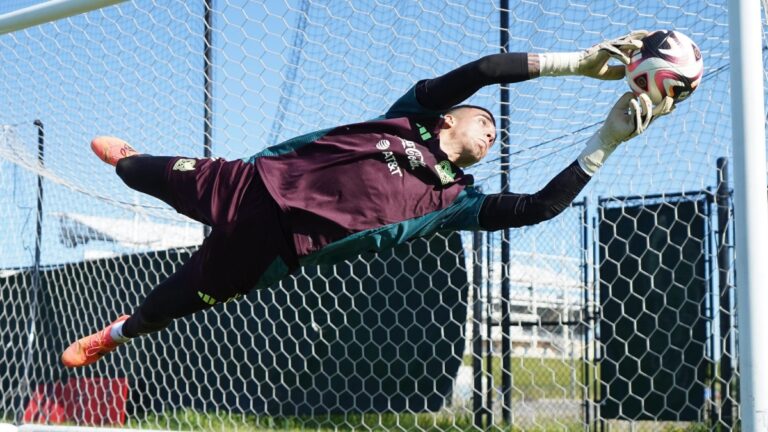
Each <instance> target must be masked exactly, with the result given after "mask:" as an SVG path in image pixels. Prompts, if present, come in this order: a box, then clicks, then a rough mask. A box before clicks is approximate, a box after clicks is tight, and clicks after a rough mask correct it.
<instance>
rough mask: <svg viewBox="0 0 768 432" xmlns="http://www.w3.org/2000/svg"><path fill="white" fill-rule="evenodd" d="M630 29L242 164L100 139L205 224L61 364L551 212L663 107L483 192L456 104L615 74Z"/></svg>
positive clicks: (501, 60)
mask: <svg viewBox="0 0 768 432" xmlns="http://www.w3.org/2000/svg"><path fill="white" fill-rule="evenodd" d="M646 34H647V32H643V31H638V32H634V33H631V34H629V35H626V36H624V37H621V38H618V39H614V40H610V41H605V42H603V43H600V44H598V45H595V46H594V47H592V48H590V49H588V50H586V51H583V52H574V53H546V54H528V53H506V54H495V55H489V56H486V57H483V58H481V59H479V60H476V61H474V62H472V63H469V64H466V65H464V66H461V67H459V68H458V69H456V70H453V71H451V72H448V73H447V74H445V75H443V76H440V77H437V78H434V79H427V80H422V81H419V82H417V83H416V84H415V85H414V86H413V87H412V88H411V89H409V90H408V91H407V92H406V94H405V95H404V96H402V97H401V98H400V99H398V100H397V101H396V102H395V103H394V105H392V106H391V107H390V108H389V110H387V111H386V113H384V115H382V116H381V117H379V118H376V119H374V120H371V121H365V122H361V123H354V124H348V125H344V126H338V127H334V128H330V129H326V130H321V131H317V132H312V133H310V134H307V135H303V136H300V137H297V138H293V139H291V140H288V141H286V142H283V143H281V144H279V145H276V146H273V147H269V148H267V149H266V150H264V151H262V152H260V153H258V154H256V155H254V156H252V157H250V158H246V159H242V160H234V161H225V160H221V159H216V158H210V159H195V158H186V157H163V156H149V155H144V154H140V153H138V152H137V151H136V150H135V149H134V148H133V147H131V146H130V145H129V144H128V143H126V142H125V141H122V140H120V139H117V138H112V137H98V138H96V139H94V140H93V142H92V143H91V147H92V149H93V151H94V152H95V153H96V154H97V155H98V156H99V158H101V159H102V160H103V161H104V162H106V163H108V164H110V165H113V166H115V167H116V171H117V175H119V176H120V178H121V179H122V180H123V181H124V182H125V183H126V184H127V185H128V186H129V187H131V188H133V189H135V190H138V191H141V192H144V193H147V194H149V195H152V196H154V197H157V198H159V199H161V200H163V201H164V202H166V203H167V204H169V205H170V206H172V207H173V208H174V209H176V210H177V211H178V212H179V213H182V214H184V215H186V216H188V217H190V218H192V219H195V220H197V221H200V222H202V223H204V224H207V225H209V226H211V227H212V229H211V232H210V235H209V236H208V237H207V238H206V239H205V240H204V242H203V244H202V245H201V246H200V248H199V249H198V250H197V251H196V252H195V253H194V254H193V255H192V256H191V257H190V259H189V260H188V261H187V262H186V263H184V265H183V266H182V267H181V268H180V269H179V270H178V271H176V272H175V273H174V274H172V275H171V276H170V277H169V278H168V279H166V280H165V281H163V282H162V283H160V284H159V285H158V286H156V287H155V288H154V289H153V290H152V291H151V292H150V293H149V294H148V296H147V297H146V298H145V299H144V300H143V302H142V304H141V305H140V306H139V307H138V308H136V310H134V311H133V312H132V314H131V315H124V316H121V317H119V318H117V320H115V321H114V322H112V323H111V324H109V325H108V326H107V327H106V328H104V329H103V330H101V331H99V332H96V333H94V334H92V335H90V336H86V337H83V338H81V339H80V340H78V341H76V342H74V343H72V344H71V345H70V346H69V347H68V348H67V349H66V350H65V351H64V353H63V354H62V361H63V363H64V365H65V366H67V367H80V366H85V365H89V364H91V363H93V362H95V361H97V360H99V359H100V358H101V357H102V356H104V355H105V354H107V353H109V352H111V351H113V350H114V349H115V348H116V347H117V346H118V345H120V344H122V343H125V342H127V341H129V340H130V339H131V338H135V337H137V336H140V335H144V334H148V333H152V332H156V331H158V330H161V329H163V328H165V327H167V326H168V325H169V324H170V323H171V322H172V320H174V319H176V318H180V317H183V316H186V315H189V314H192V313H194V312H197V311H200V310H203V309H206V308H209V307H212V306H214V305H216V304H218V303H221V302H225V301H227V300H230V299H233V298H236V297H240V296H242V295H244V294H246V293H247V292H248V291H250V290H252V289H259V288H265V287H268V286H270V285H272V284H274V283H276V282H277V281H279V280H280V279H282V278H283V277H285V276H286V275H288V274H290V273H292V272H293V271H295V270H296V269H298V268H299V267H300V266H303V265H317V264H334V263H338V262H340V261H343V260H346V259H349V258H352V257H355V256H357V255H358V254H360V253H362V252H364V251H380V250H383V249H387V248H391V247H394V246H396V245H398V244H401V243H403V242H407V241H409V240H411V239H415V238H418V237H424V236H429V235H432V234H434V233H437V232H446V231H455V230H487V231H494V230H499V229H503V228H512V227H521V226H526V225H533V224H536V223H539V222H542V221H545V220H547V219H550V218H552V217H554V216H556V215H557V214H559V213H560V212H562V211H563V210H564V209H565V208H566V207H567V206H568V205H569V204H570V203H571V202H572V201H573V200H574V199H575V198H576V196H577V195H578V194H579V192H580V191H581V190H582V189H583V188H584V186H585V185H586V184H587V183H588V182H589V180H590V178H591V177H592V176H593V175H594V174H595V173H596V172H597V171H598V170H599V169H600V167H601V166H602V165H603V163H604V162H605V160H606V159H607V158H608V157H609V156H610V155H611V153H612V152H613V151H614V150H615V149H616V147H617V146H618V145H619V144H620V143H622V142H624V141H627V140H628V139H630V138H632V137H634V136H636V135H638V134H640V133H642V132H643V131H644V130H645V129H646V128H647V127H648V126H649V124H650V123H651V121H652V120H653V119H654V118H656V117H658V116H660V115H664V114H667V113H669V112H670V111H671V110H672V108H673V101H672V99H671V98H667V99H665V100H664V101H663V102H661V103H660V104H658V105H657V106H656V107H653V106H652V105H651V101H650V99H649V98H648V97H647V96H645V95H641V96H639V97H635V96H634V95H633V94H632V93H627V94H624V95H623V96H621V98H619V100H618V102H617V103H616V104H615V106H614V107H613V108H612V109H611V110H610V112H609V114H608V117H607V119H606V121H605V123H604V124H603V125H602V127H601V128H600V129H599V130H598V131H597V133H595V135H594V136H593V137H592V138H591V139H589V141H588V142H587V145H586V147H585V148H584V150H583V151H582V152H581V154H580V155H579V156H578V157H577V159H576V160H575V161H574V162H573V163H571V164H570V165H569V166H567V167H565V169H563V170H562V171H561V172H560V173H558V174H557V175H556V176H555V177H554V178H553V179H552V180H551V181H550V182H549V183H548V184H547V185H546V186H544V188H543V189H541V190H540V191H539V192H537V193H534V194H514V193H500V194H490V195H485V194H482V193H480V192H478V191H477V190H476V189H475V188H473V186H472V184H473V180H472V177H471V176H470V175H467V174H465V173H464V171H462V169H463V168H466V167H469V166H471V165H472V164H475V163H477V162H478V161H480V160H481V159H482V158H483V157H484V156H485V155H486V154H487V153H488V150H489V149H490V148H491V146H492V145H493V144H494V142H495V140H496V127H495V120H494V117H493V114H492V113H491V112H490V111H488V110H486V109H484V108H481V107H477V106H473V105H461V103H462V101H464V100H465V99H467V98H468V97H469V96H471V95H472V94H474V93H475V92H476V91H478V90H479V89H480V88H482V87H483V86H486V85H490V84H499V83H515V82H520V81H525V80H528V79H532V78H537V77H540V76H560V75H581V76H587V77H592V78H597V79H604V80H615V79H621V78H623V77H624V66H623V65H612V64H609V60H610V59H612V58H616V59H618V60H619V61H621V62H623V63H625V64H626V63H628V61H629V57H628V54H629V53H631V51H634V50H636V49H639V48H641V46H642V42H641V39H642V38H643V37H644V36H645V35H646Z"/></svg>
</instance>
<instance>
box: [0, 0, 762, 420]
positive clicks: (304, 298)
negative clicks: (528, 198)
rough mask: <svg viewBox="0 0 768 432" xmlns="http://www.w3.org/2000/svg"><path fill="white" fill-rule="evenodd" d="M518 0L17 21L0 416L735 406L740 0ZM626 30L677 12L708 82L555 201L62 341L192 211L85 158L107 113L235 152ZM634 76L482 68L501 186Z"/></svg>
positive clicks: (10, 56)
mask: <svg viewBox="0 0 768 432" xmlns="http://www.w3.org/2000/svg"><path fill="white" fill-rule="evenodd" d="M36 3H40V2H34V1H17V2H6V3H4V4H3V5H0V14H3V13H9V12H13V11H15V10H18V9H21V8H23V7H27V6H31V5H34V4H36ZM504 4H505V2H502V4H499V2H495V1H472V2H443V1H436V0H425V1H421V2H375V1H366V2H356V1H318V0H298V1H285V0H275V1H266V2H250V1H241V0H215V1H205V0H199V1H197V0H196V1H182V0H162V1H161V0H139V1H132V2H126V3H121V4H118V5H115V6H109V7H104V8H101V9H98V10H94V11H90V12H87V13H83V14H80V15H75V16H71V17H68V18H62V19H59V20H55V21H52V22H48V23H43V24H40V25H36V26H34V27H30V28H27V29H24V30H19V31H14V32H11V33H7V34H3V35H0V64H2V65H3V66H2V67H0V107H3V109H2V110H0V196H2V197H3V200H2V201H3V204H2V205H0V218H2V220H3V234H2V235H0V293H1V294H2V299H3V303H2V306H0V328H2V329H3V330H2V335H1V336H0V338H2V345H1V346H2V347H1V348H0V350H2V351H3V358H4V359H5V360H4V361H3V362H2V364H0V420H3V421H5V422H8V423H17V424H21V423H24V424H58V423H61V422H68V423H70V424H77V425H80V426H93V425H101V426H109V425H117V426H121V427H135V428H152V429H173V430H201V429H211V430H230V429H238V428H242V429H243V430H251V429H253V430H261V429H265V430H266V429H269V428H280V427H285V428H303V427H306V428H314V429H317V428H321V427H336V428H349V429H364V428H368V429H379V430H390V429H393V428H395V429H399V430H448V429H451V428H453V429H451V430H457V429H456V428H459V430H463V429H464V428H467V429H469V428H471V427H473V425H477V424H478V421H479V420H478V418H481V417H482V418H484V420H482V421H485V422H493V423H494V424H498V425H501V424H504V423H505V422H507V423H510V424H514V425H515V426H519V427H523V428H541V430H550V429H552V430H571V429H573V430H576V429H577V428H582V427H587V426H590V427H591V426H595V427H596V426H597V425H605V424H616V425H626V424H632V425H633V426H634V427H639V428H646V430H657V429H658V428H659V427H672V428H674V427H680V428H685V427H690V425H692V424H702V425H704V424H709V425H717V424H721V425H724V426H728V427H730V426H732V425H734V424H735V423H736V422H737V421H738V415H737V406H738V399H737V397H736V389H735V387H734V386H735V383H736V382H737V376H738V373H737V368H736V366H737V363H736V359H735V346H736V345H735V344H736V337H737V332H736V318H735V317H734V316H733V315H734V311H735V299H734V296H733V282H734V274H733V270H732V269H733V267H734V262H733V254H732V252H731V251H732V246H733V245H732V241H731V236H732V230H733V227H732V223H731V222H730V218H729V216H730V211H731V210H730V186H729V184H728V179H727V178H725V179H724V181H725V182H724V183H720V184H719V179H720V178H721V177H722V174H723V173H724V172H726V171H727V168H728V160H729V158H730V157H731V151H732V144H731V114H730V96H729V79H730V75H729V69H730V59H729V52H728V46H729V37H728V25H727V22H728V19H727V16H728V15H727V8H726V2H725V0H712V1H700V0H697V1H692V0H680V1H674V2H645V3H641V4H638V5H632V4H626V3H622V2H618V1H615V0H606V1H603V0H600V1H589V2H566V1H552V2H543V3H542V2H537V1H527V0H520V1H517V0H513V1H510V2H509V4H508V5H506V6H504ZM636 29H649V30H656V29H674V30H677V31H680V32H683V33H685V34H686V35H688V36H689V37H690V38H691V39H693V40H694V41H695V42H696V43H697V44H698V45H699V47H700V48H701V51H702V55H703V58H704V65H705V73H704V78H703V80H702V82H701V85H700V86H699V89H698V90H696V92H695V93H694V94H693V95H692V96H691V97H690V98H689V99H688V100H686V101H684V102H683V103H680V104H679V106H678V107H677V109H676V110H675V112H674V113H672V114H671V115H669V116H667V117H664V118H662V119H660V120H658V121H656V122H655V123H654V124H653V125H652V127H651V128H650V129H649V130H648V131H647V132H646V133H644V134H643V135H642V136H640V137H637V138H635V139H633V140H632V141H630V142H629V143H627V144H625V145H622V146H621V147H620V148H619V149H618V150H617V151H616V152H615V153H614V155H613V156H612V157H611V158H610V160H608V161H607V163H606V165H605V167H604V168H603V169H601V171H600V172H599V173H598V174H597V175H596V177H595V178H594V179H593V180H592V181H591V182H590V183H589V185H588V186H587V187H586V189H585V190H584V192H583V193H582V195H581V196H579V198H577V200H576V201H575V202H574V205H573V206H571V208H569V209H568V210H566V211H565V212H564V213H563V214H562V215H560V216H558V217H557V218H555V219H553V220H551V221H548V222H545V223H542V224H540V225H536V226H532V227H526V228H521V229H514V230H509V231H506V232H504V231H502V232H493V233H482V234H481V235H479V236H478V235H473V234H472V233H460V234H456V235H446V236H437V237H435V238H431V239H424V240H420V241H417V242H413V243H411V244H407V245H405V246H403V247H399V248H397V249H396V250H395V251H392V252H388V253H385V254H382V255H379V256H374V255H364V256H362V257H360V258H358V259H355V260H352V261H350V262H346V263H342V264H339V265H337V266H335V267H332V268H324V267H320V268H307V269H304V270H302V271H301V272H300V273H298V274H295V275H293V276H291V277H289V278H287V279H286V280H283V281H282V282H281V283H279V284H276V285H274V286H273V287H270V288H269V289H266V290H261V291H258V292H254V293H252V294H251V295H249V297H248V298H247V299H244V300H241V301H239V302H233V303H229V304H227V305H222V306H220V307H216V308H213V309H211V310H208V311H206V312H203V313H200V314H197V315H194V316H191V317H187V318H184V319H181V320H177V321H175V322H174V323H173V324H172V325H171V327H170V328H169V329H167V330H165V331H164V332H162V333H160V334H155V335H151V336H147V337H143V338H140V339H138V340H135V341H133V342H132V343H131V344H129V345H128V346H126V347H125V349H121V350H119V351H118V352H117V353H115V354H114V355H112V356H110V357H108V358H105V359H104V360H103V361H101V362H99V363H97V364H96V365H94V366H92V367H88V368H84V369H80V370H75V371H72V370H66V369H64V368H63V367H62V366H61V365H60V363H59V361H58V355H59V354H60V352H61V351H62V350H63V349H64V348H65V347H66V345H67V344H68V343H69V342H71V341H73V340H75V339H76V338H78V337H80V336H81V335H84V334H88V333H90V332H93V331H95V330H96V329H99V328H101V327H102V326H103V325H104V324H105V323H107V322H109V321H111V320H112V319H114V318H115V317H117V316H118V315H120V314H122V313H130V312H131V311H132V310H133V308H134V307H135V306H136V305H138V304H139V303H140V301H141V300H142V299H143V298H144V296H145V295H146V294H147V293H148V292H149V291H150V290H151V289H152V287H153V286H154V285H156V284H157V283H159V282H160V281H162V280H163V279H164V278H166V277H168V276H169V275H170V274H171V273H172V272H173V271H174V270H175V269H177V268H179V266H180V265H181V264H182V263H183V262H184V261H185V259H186V258H187V257H188V256H189V255H190V254H191V253H193V252H194V251H195V250H196V248H197V247H198V246H199V244H200V242H201V241H202V239H203V238H204V235H205V229H204V227H203V226H201V225H199V224H197V223H196V222H193V221H191V220H189V219H187V218H185V217H183V216H180V215H178V214H176V213H175V212H174V211H173V210H172V209H171V208H169V207H167V206H166V205H164V204H163V203H162V202H160V201H158V200H156V199H154V198H151V197H148V196H146V195H142V194H140V193H138V192H135V191H132V190H131V189H129V188H128V187H126V186H125V185H124V184H123V183H122V182H121V181H120V179H119V178H118V177H117V176H116V175H115V173H114V171H113V170H111V169H109V167H108V166H106V165H105V164H104V163H103V162H101V161H100V160H98V159H97V158H95V157H94V156H93V155H92V154H91V152H90V149H89V146H88V143H89V141H90V139H91V138H93V137H94V136H97V135H115V136H119V137H121V138H124V139H126V140H127V141H129V142H130V143H132V144H133V145H134V146H135V147H136V148H137V149H138V150H140V151H142V152H145V153H149V154H153V155H184V156H189V157H205V156H213V157H221V158H225V159H236V158H244V157H248V156H250V155H252V154H255V153H257V152H258V151H260V150H262V149H264V148H265V147H267V146H270V145H273V144H277V143H279V142H282V141H284V140H287V139H290V138H292V137H294V136H297V135H301V134H304V133H308V132H311V131H315V130H320V129H325V128H327V127H331V126H335V125H340V124H346V123H354V122H358V121H362V120H366V119H371V118H374V117H377V116H379V115H381V114H382V113H383V112H384V111H386V109H387V108H388V107H389V106H390V105H391V104H392V103H393V102H394V101H395V100H396V99H397V98H398V97H399V96H400V95H401V94H402V93H404V92H405V91H406V90H407V89H408V88H409V87H410V86H411V85H413V83H415V82H416V81H417V80H419V79H424V78H431V77H435V76H438V75H441V74H443V73H446V72H448V71H450V70H452V69H454V68H456V67H458V66H460V65H462V64H465V63H468V62H470V61H472V60H475V59H477V58H480V57H482V56H484V55H488V54H494V53H497V52H500V51H501V50H502V49H506V50H507V51H510V52H549V51H558V52H563V51H576V50H582V49H585V48H587V47H589V46H591V45H593V44H595V43H597V42H599V41H602V40H603V39H607V38H613V37H617V36H620V35H623V34H625V33H628V32H630V31H632V30H636ZM505 41H506V42H505ZM505 44H506V45H505ZM764 52H765V50H764ZM627 88H628V87H627V84H626V82H624V81H596V80H591V79H587V78H579V77H559V78H539V79H535V80H530V81H526V82H523V83H517V84H513V85H508V86H504V87H501V86H489V87H486V88H484V89H482V90H481V91H480V92H478V93H477V94H476V95H474V96H473V97H472V98H471V99H470V100H469V102H470V103H472V104H476V105H481V106H485V107H487V108H489V109H490V110H491V111H492V112H494V114H495V116H496V118H497V127H498V130H499V139H498V140H497V142H496V144H495V145H494V147H493V149H492V150H491V152H490V154H489V155H488V157H487V158H486V159H485V160H484V161H482V162H481V163H479V164H478V165H476V166H474V167H472V168H471V169H469V172H470V173H471V174H473V175H474V176H475V179H476V183H477V184H478V185H479V186H481V187H482V190H483V192H485V193H495V192H499V191H502V190H504V188H505V187H506V188H507V189H506V190H509V191H511V192H518V193H532V192H535V191H537V190H539V189H540V188H541V187H543V186H544V185H545V184H546V183H547V182H548V181H549V179H551V178H552V177H553V176H554V175H555V174H556V173H557V172H559V171H560V170H561V169H562V168H564V167H566V166H567V165H568V164H570V163H571V162H572V161H573V160H574V159H575V157H576V156H577V155H578V153H579V152H580V150H581V149H582V147H583V145H584V144H585V142H586V140H587V139H588V138H589V137H590V136H591V135H592V134H593V133H595V131H596V130H597V129H598V127H599V126H600V125H601V124H602V121H603V120H604V118H605V116H606V114H607V112H608V110H609V109H610V107H611V106H612V105H613V103H614V102H615V101H616V100H617V98H618V97H619V95H621V94H622V93H624V92H625V91H627ZM505 176H506V177H505ZM350 181H354V179H350ZM504 182H506V183H507V184H506V185H505V184H504ZM718 186H719V187H720V188H719V189H718ZM718 192H719V193H720V194H719V195H718ZM716 197H719V198H718V199H715V198H716ZM481 360H482V362H481ZM486 424H488V423H486ZM248 428H251V429H248Z"/></svg>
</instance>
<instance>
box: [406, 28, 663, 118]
mask: <svg viewBox="0 0 768 432" xmlns="http://www.w3.org/2000/svg"><path fill="white" fill-rule="evenodd" d="M647 34H648V32H647V31H645V30H638V31H635V32H632V33H630V34H627V35H625V36H622V37H619V38H616V39H611V40H607V41H603V42H601V43H599V44H597V45H595V46H593V47H591V48H589V49H586V50H584V51H579V52H566V53H562V52H561V53H541V54H536V53H503V54H492V55H488V56H485V57H483V58H480V59H478V60H475V61H473V62H471V63H467V64H465V65H463V66H461V67H459V68H457V69H454V70H452V71H450V72H448V73H446V74H445V75H442V76H439V77H437V78H433V79H428V80H422V81H420V82H419V83H418V84H417V85H416V99H417V100H418V101H419V103H420V104H421V105H422V106H424V107H426V108H429V109H432V110H436V111H440V110H447V109H450V108H451V107H453V106H455V105H457V104H460V103H461V102H463V101H464V100H466V99H467V98H469V97H470V96H472V95H473V94H475V92H477V91H478V90H480V89H481V88H482V87H485V86H487V85H491V84H511V83H516V82H520V81H525V80H529V79H531V78H537V77H539V76H562V75H581V76H587V77H592V78H597V79H604V80H616V79H621V78H623V77H624V65H609V64H608V63H609V61H610V60H611V59H617V60H618V61H620V62H622V63H623V64H628V63H629V59H630V58H629V56H630V54H631V53H632V51H634V50H637V49H640V48H642V46H643V42H642V40H641V39H642V38H643V37H645V36H646V35H647Z"/></svg>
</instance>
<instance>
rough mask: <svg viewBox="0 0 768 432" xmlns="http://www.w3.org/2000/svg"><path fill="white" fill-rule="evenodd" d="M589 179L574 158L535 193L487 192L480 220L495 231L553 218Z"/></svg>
mask: <svg viewBox="0 0 768 432" xmlns="http://www.w3.org/2000/svg"><path fill="white" fill-rule="evenodd" d="M590 179H591V177H590V176H589V175H588V174H587V173H585V172H584V170H582V169H581V167H580V166H579V164H578V162H576V161H574V162H573V163H572V164H571V165H569V166H568V167H567V168H565V169H564V170H563V171H561V172H560V173H559V174H558V175H557V176H555V178H553V179H552V180H551V181H550V182H549V183H548V184H547V185H546V186H545V187H544V188H543V189H542V190H540V191H539V192H536V193H534V194H514V193H499V194H492V195H488V196H487V199H486V200H484V202H483V204H482V208H481V209H480V214H479V224H480V226H481V228H482V229H483V230H486V231H496V230H500V229H504V228H518V227H522V226H528V225H535V224H537V223H540V222H543V221H546V220H549V219H552V218H553V217H555V216H557V215H558V214H560V213H562V212H563V210H565V209H566V208H567V207H568V206H569V205H571V203H572V202H573V200H574V199H576V196H577V195H578V194H579V193H580V192H581V190H582V189H584V186H586V185H587V183H588V182H589V180H590Z"/></svg>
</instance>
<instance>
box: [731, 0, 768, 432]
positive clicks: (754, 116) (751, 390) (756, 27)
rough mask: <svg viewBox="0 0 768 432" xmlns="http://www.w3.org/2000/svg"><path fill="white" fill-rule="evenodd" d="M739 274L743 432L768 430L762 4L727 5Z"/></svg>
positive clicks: (741, 0)
mask: <svg viewBox="0 0 768 432" xmlns="http://www.w3.org/2000/svg"><path fill="white" fill-rule="evenodd" d="M728 5H729V16H728V18H729V24H730V30H731V41H732V42H731V58H732V59H733V67H732V69H731V104H732V110H733V116H732V119H733V128H732V131H733V155H734V165H735V166H734V168H735V169H734V183H735V184H734V192H735V198H734V201H735V203H734V204H735V208H734V215H735V218H736V226H737V229H736V256H737V259H736V273H737V298H738V307H739V336H740V340H741V343H740V344H739V354H740V357H741V380H740V388H741V401H742V402H741V403H742V421H743V425H742V428H743V430H755V431H757V430H765V429H767V428H768V386H766V383H768V333H766V332H765V331H763V329H765V328H768V314H766V313H765V311H766V310H768V290H766V289H765V288H766V285H765V284H766V281H768V266H766V262H768V226H767V225H768V200H766V190H768V188H767V186H766V162H765V157H766V150H765V145H766V142H765V95H764V80H765V69H764V65H763V56H762V53H763V51H764V49H763V46H764V39H763V37H764V31H763V28H762V20H761V17H762V16H763V15H762V14H761V13H760V5H759V4H758V2H752V1H749V0H730V1H729V4H728Z"/></svg>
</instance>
